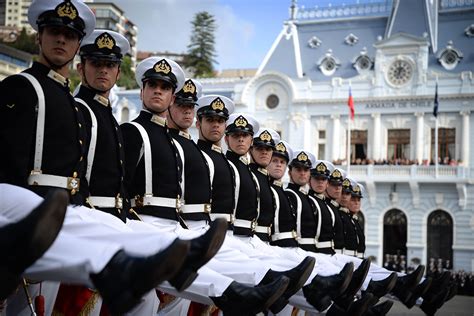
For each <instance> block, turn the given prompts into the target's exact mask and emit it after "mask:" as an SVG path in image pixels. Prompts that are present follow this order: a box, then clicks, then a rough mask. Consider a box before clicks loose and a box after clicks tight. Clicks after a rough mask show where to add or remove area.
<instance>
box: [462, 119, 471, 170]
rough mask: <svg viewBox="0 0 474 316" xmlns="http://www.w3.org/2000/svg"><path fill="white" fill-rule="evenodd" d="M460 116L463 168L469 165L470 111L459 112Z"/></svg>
mask: <svg viewBox="0 0 474 316" xmlns="http://www.w3.org/2000/svg"><path fill="white" fill-rule="evenodd" d="M461 115H462V140H461V144H462V145H461V159H462V163H463V164H464V166H468V165H469V120H470V118H471V111H469V110H465V111H461Z"/></svg>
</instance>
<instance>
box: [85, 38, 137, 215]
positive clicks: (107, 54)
mask: <svg viewBox="0 0 474 316" xmlns="http://www.w3.org/2000/svg"><path fill="white" fill-rule="evenodd" d="M129 51H130V44H129V42H128V40H127V39H126V38H125V37H124V36H123V35H121V34H119V33H117V32H113V31H109V30H94V32H93V33H92V35H91V36H89V37H88V38H86V39H85V40H84V41H83V42H82V44H81V48H80V51H79V56H80V58H81V62H80V63H79V64H78V65H77V69H78V72H79V73H80V75H81V78H82V81H81V85H80V89H79V91H78V93H77V94H76V100H77V101H78V102H79V103H81V105H82V106H84V107H85V111H84V117H85V118H86V127H87V129H88V130H89V131H90V135H91V137H90V145H89V150H88V154H87V169H86V179H87V181H88V183H89V190H90V194H91V196H89V197H88V198H87V202H88V204H89V205H90V206H92V207H94V208H98V209H100V210H102V211H104V212H107V213H110V214H112V215H115V216H117V217H119V218H120V219H122V220H123V221H125V219H126V217H127V214H128V211H129V209H130V207H131V206H130V203H129V200H128V198H127V193H126V192H125V186H124V184H123V180H124V176H125V168H124V160H125V157H124V152H123V140H122V135H121V133H120V130H119V125H118V123H117V121H116V120H115V118H114V116H113V113H112V106H111V103H110V100H109V95H110V90H111V89H112V87H113V86H114V85H115V83H116V82H117V80H118V78H119V75H120V64H121V62H122V58H123V57H124V56H125V55H126V54H128V53H129Z"/></svg>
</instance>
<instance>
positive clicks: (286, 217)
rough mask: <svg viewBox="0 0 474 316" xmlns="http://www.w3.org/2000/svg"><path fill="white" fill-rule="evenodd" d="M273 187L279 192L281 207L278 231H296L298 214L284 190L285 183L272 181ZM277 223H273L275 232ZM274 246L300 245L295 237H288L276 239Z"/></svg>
mask: <svg viewBox="0 0 474 316" xmlns="http://www.w3.org/2000/svg"><path fill="white" fill-rule="evenodd" d="M272 188H273V189H274V190H275V191H276V193H277V194H278V201H279V205H280V207H279V208H278V209H277V210H276V213H275V220H276V219H277V218H276V217H277V216H278V231H279V232H280V233H285V232H292V231H295V232H296V214H295V210H294V208H293V206H292V205H291V203H290V200H289V198H288V196H287V195H286V193H285V190H283V184H282V183H281V182H279V181H273V182H272ZM275 229H276V225H275V224H274V225H273V229H272V233H275ZM271 244H272V245H274V246H280V247H298V242H297V241H296V239H294V238H286V239H281V240H275V241H272V242H271Z"/></svg>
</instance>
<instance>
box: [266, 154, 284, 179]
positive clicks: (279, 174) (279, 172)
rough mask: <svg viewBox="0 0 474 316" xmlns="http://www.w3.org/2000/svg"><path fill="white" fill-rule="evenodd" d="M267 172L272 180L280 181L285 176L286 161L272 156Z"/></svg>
mask: <svg viewBox="0 0 474 316" xmlns="http://www.w3.org/2000/svg"><path fill="white" fill-rule="evenodd" d="M267 170H268V173H269V174H270V176H271V177H272V178H273V179H277V180H280V179H281V178H283V175H284V174H285V170H286V160H285V159H284V158H281V157H278V156H273V157H272V160H271V162H270V164H269V165H268V167H267Z"/></svg>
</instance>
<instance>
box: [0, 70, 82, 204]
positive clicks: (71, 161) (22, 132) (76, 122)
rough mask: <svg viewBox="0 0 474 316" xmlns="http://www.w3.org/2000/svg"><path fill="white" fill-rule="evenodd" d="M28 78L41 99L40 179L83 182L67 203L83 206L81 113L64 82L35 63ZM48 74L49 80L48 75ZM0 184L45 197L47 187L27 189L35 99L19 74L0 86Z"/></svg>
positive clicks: (29, 87) (48, 188)
mask: <svg viewBox="0 0 474 316" xmlns="http://www.w3.org/2000/svg"><path fill="white" fill-rule="evenodd" d="M25 72H26V73H28V74H31V75H33V76H34V77H35V78H36V79H37V80H38V81H39V83H40V85H41V87H42V89H43V93H44V96H45V124H44V125H45V129H44V144H43V153H42V165H41V171H42V173H43V174H49V175H56V176H63V177H72V176H74V172H76V174H77V177H78V178H80V179H81V183H80V188H79V192H76V193H75V194H74V195H72V196H71V197H70V198H71V203H73V204H83V203H84V202H85V198H86V197H87V196H88V188H87V181H86V180H85V178H84V177H83V176H84V172H85V162H86V157H85V153H86V150H87V148H86V147H87V144H86V139H87V134H86V133H87V132H86V129H85V126H84V123H85V122H84V117H83V115H82V114H83V112H82V111H81V109H80V106H79V105H78V104H77V103H76V102H75V100H74V98H73V97H72V95H71V93H70V90H69V86H68V83H67V81H65V82H60V81H61V80H57V79H55V78H60V77H61V76H60V77H58V76H57V75H58V74H57V73H55V72H51V69H50V68H48V67H47V66H45V65H43V64H40V63H38V62H35V63H33V66H32V67H31V68H29V69H27V70H25ZM48 74H49V76H48ZM0 96H1V97H0V146H1V147H2V155H0V181H1V182H6V183H10V184H14V185H18V186H22V187H26V188H29V189H31V190H33V191H34V192H36V193H38V194H39V195H41V196H43V197H44V196H45V195H46V193H47V192H48V191H49V190H50V189H51V187H46V186H28V182H27V179H28V176H29V175H30V172H31V171H32V170H33V160H34V152H35V143H36V121H37V104H38V97H37V94H36V91H35V89H34V88H33V86H32V85H31V84H30V82H29V81H28V80H27V79H26V78H24V77H22V76H18V75H14V76H10V77H8V78H6V79H5V80H3V81H2V82H1V83H0Z"/></svg>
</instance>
